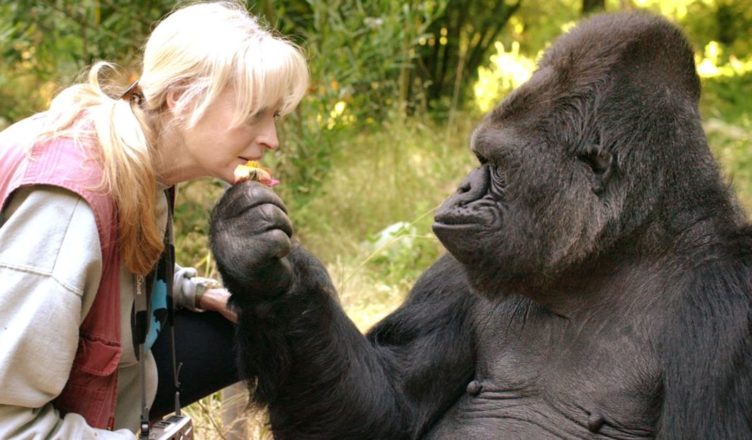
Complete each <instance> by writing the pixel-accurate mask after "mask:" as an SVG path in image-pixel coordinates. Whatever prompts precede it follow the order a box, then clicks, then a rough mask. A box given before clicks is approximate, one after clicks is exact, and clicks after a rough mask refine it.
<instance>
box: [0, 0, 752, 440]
mask: <svg viewBox="0 0 752 440" xmlns="http://www.w3.org/2000/svg"><path fill="white" fill-rule="evenodd" d="M177 4H182V3H177ZM175 6H176V2H174V1H167V0H144V1H135V0H129V1H123V0H118V1H115V0H77V1H73V0H49V1H8V0H0V129H2V128H3V127H4V126H7V125H9V124H11V123H13V122H15V121H17V120H19V119H22V118H24V117H26V116H28V115H30V114H32V113H34V112H37V111H41V110H44V109H45V108H46V106H47V104H48V102H49V101H50V99H51V98H52V97H53V96H54V95H55V94H56V93H57V92H59V91H60V90H61V89H62V88H64V87H66V86H68V85H70V84H72V83H73V82H76V81H77V80H78V79H80V78H81V76H80V75H81V73H82V72H83V71H84V70H85V68H86V67H87V66H89V65H91V64H93V63H94V62H96V61H98V60H108V61H111V62H114V63H116V64H117V65H118V66H119V67H120V68H121V69H122V73H123V78H122V84H123V85H127V84H128V83H129V82H130V81H132V80H135V79H136V78H137V77H138V72H139V68H140V66H139V56H140V52H141V48H142V47H143V44H144V42H145V39H146V37H147V36H148V34H149V32H150V31H151V29H152V28H153V26H154V23H155V21H157V20H158V19H159V18H160V17H162V16H164V15H165V14H166V13H168V12H169V11H171V10H172V9H173V8H174V7H175ZM248 7H249V9H250V10H251V11H252V12H253V13H255V14H256V15H257V16H258V17H260V18H261V19H262V20H263V21H265V22H267V23H268V24H270V25H271V26H273V27H274V28H276V29H278V30H279V31H280V32H281V33H282V34H284V35H286V36H287V37H288V38H289V39H291V40H292V41H294V42H296V43H297V44H299V45H300V46H301V47H302V48H303V49H304V52H305V53H306V56H307V58H308V61H309V66H310V70H311V77H312V81H311V86H310V89H309V93H308V96H307V97H306V98H305V99H304V101H303V102H302V104H301V105H300V107H299V109H298V110H297V111H296V112H295V113H294V114H292V115H290V116H288V117H287V118H286V119H285V120H284V121H282V122H281V124H280V127H279V128H280V135H281V141H282V147H281V148H280V150H279V151H278V152H277V153H275V154H272V155H268V159H267V160H266V161H265V165H266V166H268V167H270V168H272V169H273V172H274V175H275V177H277V178H279V179H280V180H281V181H282V184H281V185H279V186H278V187H276V189H277V190H278V192H279V193H280V195H281V196H282V198H283V200H284V201H285V203H286V204H287V207H288V208H289V211H290V215H291V217H292V220H293V223H294V225H295V228H296V234H297V236H298V239H299V240H300V241H301V242H303V243H304V245H305V246H307V247H308V248H309V249H310V250H312V251H313V252H314V253H315V254H316V255H318V256H319V257H320V258H321V259H322V260H323V261H324V263H325V264H326V265H327V267H328V269H329V271H330V273H331V275H332V277H333V279H334V282H335V284H336V285H337V288H338V290H339V292H340V295H341V298H342V303H343V305H344V307H345V308H346V309H347V311H348V314H349V315H350V316H351V317H352V318H353V320H354V321H355V322H356V324H357V325H358V327H359V328H361V329H362V330H364V331H365V330H366V329H367V328H368V327H370V326H371V325H373V324H374V323H375V322H377V321H378V320H379V319H381V318H382V317H383V316H384V315H385V314H387V313H389V311H391V310H392V309H394V307H396V306H397V305H398V304H399V303H400V302H401V301H402V299H403V298H404V296H405V294H406V293H407V292H408V290H409V288H410V286H411V285H412V284H413V282H414V281H415V279H416V277H417V276H418V275H419V274H420V273H421V272H422V271H423V270H424V269H425V268H426V267H427V266H428V265H429V264H431V262H432V261H434V260H435V259H436V258H437V257H438V256H439V255H440V254H441V253H442V252H443V250H442V248H441V246H440V244H439V243H438V242H437V241H436V239H435V238H434V237H433V235H432V233H431V229H430V225H431V223H432V219H433V210H434V209H435V208H436V207H437V205H438V204H439V203H440V202H441V201H442V200H443V199H444V198H445V197H446V196H447V195H449V194H450V193H451V192H453V191H454V189H455V186H456V185H457V183H458V182H459V180H460V179H461V177H462V176H463V175H464V174H465V173H466V172H467V171H469V170H470V169H471V168H472V167H473V166H474V159H473V157H472V155H471V154H470V153H469V150H468V139H469V135H470V132H471V130H472V128H473V126H474V125H475V124H476V123H477V122H478V121H479V120H480V119H481V118H482V116H483V114H484V113H485V112H486V111H488V110H489V109H490V108H492V106H493V105H494V104H495V103H496V102H498V101H499V100H500V99H502V98H503V97H504V96H505V95H506V94H507V93H508V92H509V91H510V90H512V89H513V88H514V87H516V86H518V85H519V84H521V83H522V82H524V81H525V80H526V79H527V78H528V77H529V76H530V74H531V73H532V71H533V69H534V66H535V63H536V60H537V58H538V57H539V56H540V54H541V52H542V51H543V50H545V49H546V47H547V46H548V45H549V44H550V43H551V41H552V39H554V38H555V37H556V36H557V35H559V34H561V33H562V32H564V31H566V30H567V29H569V28H571V27H572V26H574V24H575V23H576V22H577V21H578V20H579V19H581V18H582V17H584V16H586V15H589V14H592V13H597V12H601V11H616V10H623V9H647V10H650V11H653V12H655V13H658V14H662V15H664V16H666V17H668V18H669V19H671V20H672V21H674V22H676V23H677V24H679V25H680V26H681V27H682V28H683V29H684V30H685V32H686V34H687V36H688V37H689V39H690V40H691V42H692V44H693V46H694V48H695V52H696V64H697V67H698V72H699V74H700V76H701V78H702V85H703V98H702V102H701V111H702V115H703V123H704V126H705V129H706V133H707V136H708V140H709V143H710V145H711V148H712V149H713V152H714V154H715V156H716V158H717V159H718V160H719V162H720V163H721V166H722V168H723V170H724V173H725V175H726V177H727V179H728V182H729V184H730V185H733V186H734V187H735V189H736V190H737V194H738V195H739V200H740V202H741V203H742V205H743V206H744V207H745V208H746V210H747V212H752V211H751V210H752V150H751V149H750V146H751V145H752V50H751V49H752V0H695V1H688V0H501V1H486V0H463V1H458V0H407V1H393V0H280V1H272V0H262V1H257V2H248ZM222 191H223V188H222V185H221V183H220V182H217V181H213V180H204V181H198V182H192V183H189V184H185V185H181V187H180V188H179V192H178V201H177V202H178V204H177V207H176V211H177V212H176V228H175V230H176V234H177V237H176V245H177V258H178V261H179V262H180V263H181V264H183V265H193V266H195V267H197V268H198V269H199V271H200V272H201V273H203V274H205V275H208V276H215V275H216V272H215V268H214V264H213V261H212V257H211V255H210V253H209V251H208V248H207V238H206V232H207V219H208V213H209V211H210V209H211V207H212V206H213V204H214V203H215V201H216V200H217V199H218V197H219V196H220V195H221V193H222ZM244 406H245V392H244V391H243V390H242V387H236V388H235V389H229V390H225V391H224V392H223V393H217V395H214V396H211V397H209V398H206V399H203V400H202V401H200V402H198V403H197V404H194V405H192V406H191V407H190V408H189V409H188V412H189V413H190V414H191V415H193V417H194V419H195V420H196V422H197V438H198V439H231V438H263V437H266V436H268V432H267V429H266V427H265V425H264V422H263V421H264V414H263V413H258V412H251V413H248V412H243V408H244ZM241 414H247V415H248V416H247V417H245V416H242V417H241Z"/></svg>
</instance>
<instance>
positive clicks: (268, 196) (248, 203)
mask: <svg viewBox="0 0 752 440" xmlns="http://www.w3.org/2000/svg"><path fill="white" fill-rule="evenodd" d="M266 203H269V204H272V205H276V206H277V207H279V208H280V209H281V210H282V211H284V212H287V208H286V207H285V204H284V203H283V202H282V200H281V199H280V198H279V196H277V194H275V193H274V191H272V190H271V189H269V188H268V187H266V186H265V185H262V184H260V183H258V182H243V183H241V184H239V185H235V186H233V187H231V188H230V189H228V190H227V191H226V192H225V194H224V195H223V196H222V198H221V199H220V201H219V203H218V204H217V206H216V208H215V211H216V212H215V216H217V217H219V218H224V219H227V218H232V217H234V216H237V215H240V214H241V213H243V212H244V211H246V210H248V209H250V208H253V207H255V206H258V205H263V204H266Z"/></svg>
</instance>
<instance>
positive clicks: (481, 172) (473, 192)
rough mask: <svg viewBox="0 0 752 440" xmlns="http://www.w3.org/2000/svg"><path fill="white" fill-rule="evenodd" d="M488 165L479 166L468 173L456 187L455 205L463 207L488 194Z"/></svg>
mask: <svg viewBox="0 0 752 440" xmlns="http://www.w3.org/2000/svg"><path fill="white" fill-rule="evenodd" d="M488 181H489V169H488V165H485V164H484V165H481V166H479V167H478V168H476V169H474V170H473V171H471V172H470V174H468V175H467V177H465V178H464V179H463V180H462V182H460V185H459V187H457V193H456V194H455V197H456V198H457V200H456V204H457V205H458V206H463V205H466V204H468V203H471V202H473V201H475V200H478V199H479V198H481V197H483V196H484V195H485V194H486V192H488Z"/></svg>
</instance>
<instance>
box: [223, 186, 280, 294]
mask: <svg viewBox="0 0 752 440" xmlns="http://www.w3.org/2000/svg"><path fill="white" fill-rule="evenodd" d="M291 237H292V226H291V225H290V220H289V219H288V218H287V210H286V209H285V206H284V204H283V203H282V201H281V200H280V199H279V197H277V195H276V194H275V193H274V192H272V191H271V190H270V189H269V188H267V187H266V186H264V185H262V184H260V183H258V182H253V181H249V182H245V183H242V184H239V185H235V186H233V187H231V188H230V189H228V190H227V192H225V194H224V196H222V198H221V199H220V200H219V202H218V203H217V205H216V206H215V207H214V211H213V212H212V217H211V230H210V239H211V248H212V252H213V253H214V256H215V258H216V260H217V267H218V268H219V272H220V273H221V274H222V280H223V282H224V284H225V287H227V289H228V290H229V291H230V293H232V294H233V295H238V296H251V297H255V298H256V299H257V300H260V299H262V298H269V297H272V296H276V295H279V294H282V293H284V292H285V291H287V289H288V288H289V287H290V285H291V283H292V277H293V274H292V270H291V267H290V263H289V261H288V259H287V254H288V253H289V252H290V249H291V247H292V242H291ZM237 299H240V298H237ZM245 299H248V300H251V301H253V298H245Z"/></svg>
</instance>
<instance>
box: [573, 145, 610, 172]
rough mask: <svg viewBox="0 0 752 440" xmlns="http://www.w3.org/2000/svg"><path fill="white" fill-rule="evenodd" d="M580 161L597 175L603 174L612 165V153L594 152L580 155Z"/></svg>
mask: <svg viewBox="0 0 752 440" xmlns="http://www.w3.org/2000/svg"><path fill="white" fill-rule="evenodd" d="M578 159H580V160H581V161H583V162H585V163H586V164H588V166H590V168H591V169H592V170H593V172H594V173H596V174H602V173H603V172H605V171H606V170H607V169H608V168H609V166H610V165H611V153H609V152H608V151H592V152H590V153H586V154H581V155H579V156H578Z"/></svg>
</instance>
